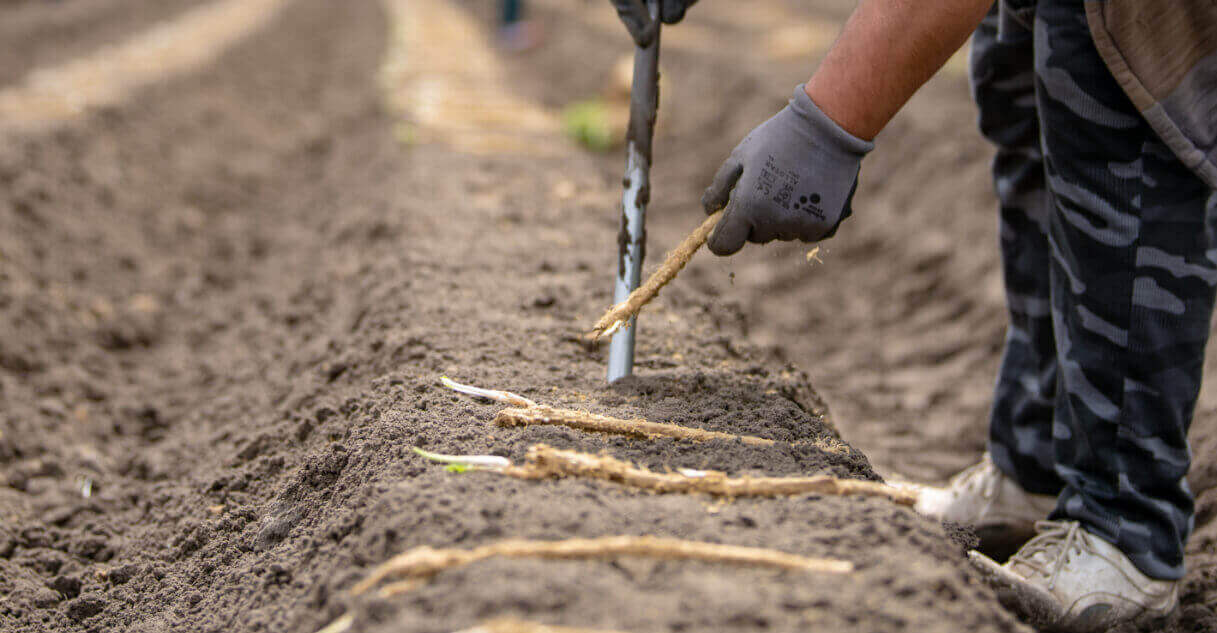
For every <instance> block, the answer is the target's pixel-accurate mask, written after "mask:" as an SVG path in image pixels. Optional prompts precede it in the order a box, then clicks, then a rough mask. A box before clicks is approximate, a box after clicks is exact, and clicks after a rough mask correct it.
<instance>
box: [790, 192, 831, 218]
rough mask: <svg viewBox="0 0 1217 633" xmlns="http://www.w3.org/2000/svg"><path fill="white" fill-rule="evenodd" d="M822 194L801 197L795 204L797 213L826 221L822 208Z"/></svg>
mask: <svg viewBox="0 0 1217 633" xmlns="http://www.w3.org/2000/svg"><path fill="white" fill-rule="evenodd" d="M819 205H820V194H818V193H813V194H811V195H810V196H799V199H798V200H797V201H796V202H795V203H794V210H795V211H803V212H805V213H810V214H811V215H814V216H816V217H817V218H819V219H821V220H823V219H824V210H823V209H821V208H820V206H819Z"/></svg>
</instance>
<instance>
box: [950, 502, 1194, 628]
mask: <svg viewBox="0 0 1217 633" xmlns="http://www.w3.org/2000/svg"><path fill="white" fill-rule="evenodd" d="M1035 527H1036V530H1037V531H1038V532H1039V535H1038V536H1036V537H1035V538H1033V539H1031V540H1030V541H1028V542H1027V544H1026V545H1024V546H1023V548H1022V549H1021V550H1019V551H1018V553H1017V554H1015V555H1014V556H1013V557H1012V558H1011V559H1010V560H1009V562H1007V563H1006V564H1005V565H998V564H997V563H996V562H995V561H993V560H992V559H990V558H988V557H987V556H985V555H984V554H981V553H980V552H976V551H972V552H969V553H968V559H969V560H971V561H972V564H973V565H975V566H976V567H977V568H978V569H980V570H981V572H982V573H984V574H985V575H986V576H987V577H988V579H989V580H990V582H992V583H993V584H994V585H996V586H997V589H998V597H999V598H1000V599H1001V601H1002V603H1003V604H1005V605H1006V607H1008V608H1009V609H1011V610H1013V611H1015V612H1017V613H1019V614H1020V615H1022V616H1023V617H1025V618H1027V619H1028V620H1029V621H1030V622H1031V624H1032V625H1033V626H1035V627H1037V628H1042V629H1045V630H1051V631H1062V632H1066V633H1091V632H1092V631H1106V630H1107V629H1109V628H1111V627H1113V626H1116V625H1119V624H1122V623H1127V622H1132V623H1134V624H1136V625H1138V626H1146V625H1148V624H1151V623H1154V622H1155V621H1159V622H1164V621H1165V620H1166V618H1168V617H1169V616H1170V615H1171V614H1172V612H1173V611H1174V610H1175V607H1176V606H1177V605H1178V604H1179V584H1180V582H1179V581H1177V580H1154V579H1152V578H1150V577H1148V576H1146V575H1145V574H1142V573H1141V571H1140V570H1138V569H1137V568H1136V567H1135V566H1134V565H1133V564H1132V562H1131V561H1129V560H1128V557H1127V556H1125V555H1124V553H1123V552H1121V551H1120V550H1118V549H1116V547H1115V546H1114V545H1112V544H1111V543H1108V542H1107V541H1104V540H1103V539H1101V538H1098V537H1096V536H1093V535H1091V534H1090V533H1088V532H1087V531H1086V530H1084V529H1082V526H1081V525H1080V524H1079V523H1077V522H1076V521H1041V522H1039V523H1038V524H1037V525H1036V526H1035Z"/></svg>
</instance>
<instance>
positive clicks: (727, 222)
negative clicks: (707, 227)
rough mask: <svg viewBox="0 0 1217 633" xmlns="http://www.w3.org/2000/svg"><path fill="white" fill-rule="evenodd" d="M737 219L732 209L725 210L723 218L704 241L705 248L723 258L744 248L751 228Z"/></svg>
mask: <svg viewBox="0 0 1217 633" xmlns="http://www.w3.org/2000/svg"><path fill="white" fill-rule="evenodd" d="M739 217H740V216H739V215H738V214H736V213H734V209H727V210H726V211H725V212H724V213H723V217H722V218H721V219H719V221H718V224H717V225H715V227H714V232H713V233H711V234H710V238H709V239H708V240H706V246H708V247H709V248H710V252H711V253H714V254H715V255H718V256H719V257H725V256H727V255H734V254H735V253H738V252H739V250H740V249H741V248H743V247H744V242H747V241H748V233H749V231H750V230H751V228H752V227H751V226H750V225H749V224H748V223H747V221H745V220H740V219H739Z"/></svg>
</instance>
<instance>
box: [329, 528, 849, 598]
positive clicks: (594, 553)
mask: <svg viewBox="0 0 1217 633" xmlns="http://www.w3.org/2000/svg"><path fill="white" fill-rule="evenodd" d="M623 556H642V557H648V558H659V559H665V560H697V561H703V562H709V563H726V564H734V565H751V566H759V567H770V568H775V569H787V570H793V571H808V572H818V573H826V574H843V573H849V572H851V571H853V569H854V565H853V563H851V562H849V561H846V560H836V559H830V558H807V557H804V556H799V555H798V554H788V553H786V552H780V551H777V550H772V549H765V548H759V547H744V546H740V545H723V544H719V543H705V542H700V541H686V540H682V539H672V538H661V537H655V536H608V537H602V538H591V539H569V540H565V541H528V540H517V539H510V540H506V541H500V542H498V543H493V544H490V545H483V546H481V547H475V548H473V549H470V550H462V549H435V548H432V547H429V546H426V545H424V546H422V547H416V548H414V549H411V550H408V551H406V552H403V553H401V554H398V555H397V556H394V557H393V558H391V559H389V560H387V561H385V562H384V563H383V564H381V565H380V566H379V567H377V568H376V569H374V570H372V573H371V574H369V575H368V577H367V578H365V579H364V580H362V581H360V582H359V583H357V584H356V585H355V586H354V587H352V588H351V594H352V595H360V594H363V593H365V592H366V591H368V590H369V589H371V588H373V587H375V586H376V585H377V584H379V583H380V582H381V581H383V580H385V579H387V578H390V577H404V578H429V577H431V576H434V575H435V574H438V573H439V572H441V571H444V570H446V569H451V568H453V567H461V566H464V565H469V564H471V563H475V562H478V561H482V560H486V559H488V558H495V557H503V558H544V559H552V560H584V559H590V560H602V559H606V558H618V557H623Z"/></svg>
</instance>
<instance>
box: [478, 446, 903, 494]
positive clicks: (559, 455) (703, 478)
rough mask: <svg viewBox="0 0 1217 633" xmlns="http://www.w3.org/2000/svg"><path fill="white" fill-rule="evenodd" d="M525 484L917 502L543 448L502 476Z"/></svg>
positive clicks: (832, 480)
mask: <svg viewBox="0 0 1217 633" xmlns="http://www.w3.org/2000/svg"><path fill="white" fill-rule="evenodd" d="M497 472H502V473H504V474H506V475H510V476H512V477H519V478H521V479H549V478H561V477H588V478H592V479H603V480H605V481H611V482H614V483H618V484H621V485H624V486H630V487H633V488H641V489H643V490H649V491H652V492H659V493H704V494H710V495H716V496H722V497H782V496H791V495H801V494H808V493H814V494H823V495H836V496H845V495H857V496H867V497H883V498H886V499H890V500H892V501H894V502H896V503H898V504H900V505H906V506H911V505H913V504H914V503H916V502H917V497H916V495H915V494H914V493H913V492H912V491H909V490H904V489H901V488H896V487H893V486H889V485H886V484H881V483H876V482H873V481H861V480H853V479H838V478H836V477H831V476H828V475H816V476H812V477H739V478H731V477H728V476H727V475H726V474H725V473H721V472H716V471H709V472H705V473H702V474H700V475H699V476H696V477H694V476H689V475H686V474H682V473H657V472H654V471H651V470H647V469H645V468H639V467H637V466H635V465H633V464H631V463H629V462H625V461H622V460H619V459H615V458H613V457H610V456H608V455H589V454H587V453H580V452H578V451H566V450H560V449H556V448H553V447H551V446H547V445H545V444H538V445H536V446H533V447H532V448H530V449H529V450H528V463H527V464H525V465H524V466H512V467H509V468H505V469H501V470H497Z"/></svg>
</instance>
